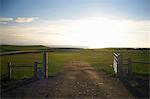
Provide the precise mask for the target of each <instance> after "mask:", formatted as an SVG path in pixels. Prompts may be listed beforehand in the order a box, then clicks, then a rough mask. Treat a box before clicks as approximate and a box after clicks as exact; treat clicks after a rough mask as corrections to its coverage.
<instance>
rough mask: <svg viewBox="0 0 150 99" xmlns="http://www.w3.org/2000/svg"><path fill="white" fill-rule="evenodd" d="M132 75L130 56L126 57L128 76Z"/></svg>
mask: <svg viewBox="0 0 150 99" xmlns="http://www.w3.org/2000/svg"><path fill="white" fill-rule="evenodd" d="M131 76H132V62H131V58H128V77H131Z"/></svg>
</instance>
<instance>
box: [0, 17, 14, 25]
mask: <svg viewBox="0 0 150 99" xmlns="http://www.w3.org/2000/svg"><path fill="white" fill-rule="evenodd" d="M11 21H13V18H0V23H1V24H6V23H8V22H11Z"/></svg>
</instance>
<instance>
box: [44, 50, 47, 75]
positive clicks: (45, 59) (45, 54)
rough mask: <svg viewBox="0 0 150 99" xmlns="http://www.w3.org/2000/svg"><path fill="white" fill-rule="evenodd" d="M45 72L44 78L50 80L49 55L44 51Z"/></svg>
mask: <svg viewBox="0 0 150 99" xmlns="http://www.w3.org/2000/svg"><path fill="white" fill-rule="evenodd" d="M43 72H44V78H48V55H47V53H46V51H45V50H44V51H43Z"/></svg>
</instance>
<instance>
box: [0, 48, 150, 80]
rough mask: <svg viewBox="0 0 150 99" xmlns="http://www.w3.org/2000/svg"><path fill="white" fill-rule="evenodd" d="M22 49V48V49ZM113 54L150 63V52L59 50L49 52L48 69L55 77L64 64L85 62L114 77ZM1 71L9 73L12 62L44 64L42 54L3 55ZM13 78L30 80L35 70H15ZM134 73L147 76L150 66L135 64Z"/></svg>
mask: <svg viewBox="0 0 150 99" xmlns="http://www.w3.org/2000/svg"><path fill="white" fill-rule="evenodd" d="M20 49H22V48H20ZM113 52H120V53H121V54H122V55H123V58H124V59H126V58H132V60H135V61H145V62H149V59H150V56H149V50H131V49H128V50H124V49H120V50H118V49H117V50H115V49H113V50H112V49H97V50H87V49H80V50H68V49H66V50H61V51H59V49H57V50H56V51H53V52H48V68H49V76H54V75H56V74H57V73H59V72H61V71H62V70H63V67H64V64H65V63H67V62H70V61H85V62H88V63H89V64H90V65H91V66H93V67H94V68H96V69H100V70H103V71H105V72H106V73H107V74H109V75H114V72H113V68H112V64H113ZM0 59H1V64H0V67H1V70H0V73H1V75H2V74H5V73H7V70H8V68H7V64H8V62H12V65H17V66H19V65H28V66H33V65H34V62H36V61H38V62H42V53H25V54H13V55H1V56H0ZM13 69H14V70H12V76H13V78H16V79H20V78H28V77H31V76H33V68H32V67H28V68H27V67H25V68H23V67H22V68H20V69H18V68H17V69H16V68H13ZM133 71H134V72H135V73H136V74H140V75H147V74H149V72H150V66H149V65H147V64H133Z"/></svg>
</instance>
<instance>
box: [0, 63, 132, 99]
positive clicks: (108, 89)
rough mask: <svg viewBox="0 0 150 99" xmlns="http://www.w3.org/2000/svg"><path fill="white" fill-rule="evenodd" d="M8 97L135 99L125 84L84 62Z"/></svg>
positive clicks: (72, 65) (7, 94)
mask: <svg viewBox="0 0 150 99" xmlns="http://www.w3.org/2000/svg"><path fill="white" fill-rule="evenodd" d="M2 97H6V98H7V97H8V98H23V99H24V98H29V97H31V98H37V97H38V98H40V97H41V98H44V97H48V98H115V99H116V98H119V99H120V98H133V96H132V95H131V94H130V93H129V92H128V90H127V89H126V88H125V87H124V86H123V84H122V83H121V82H120V81H119V80H118V79H117V78H113V77H109V76H108V75H106V74H105V73H104V72H103V71H98V70H95V69H93V68H92V67H91V66H90V64H88V63H86V62H81V61H72V62H69V63H66V64H65V66H64V71H63V72H62V73H61V74H60V75H58V76H56V77H53V78H48V79H44V80H38V81H35V82H32V83H30V84H27V85H24V86H22V87H19V88H17V89H14V90H11V91H8V92H6V93H4V94H3V95H2Z"/></svg>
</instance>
